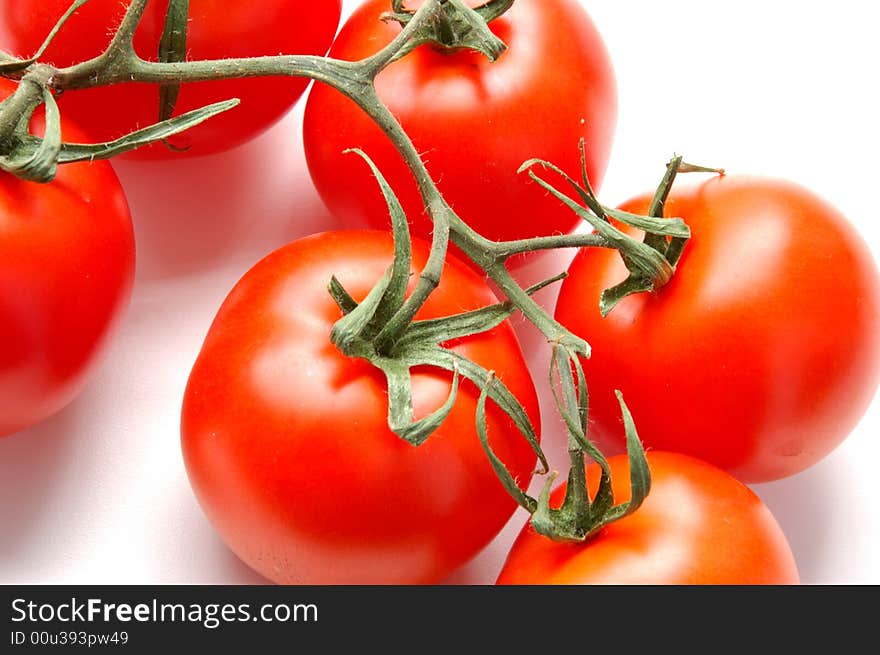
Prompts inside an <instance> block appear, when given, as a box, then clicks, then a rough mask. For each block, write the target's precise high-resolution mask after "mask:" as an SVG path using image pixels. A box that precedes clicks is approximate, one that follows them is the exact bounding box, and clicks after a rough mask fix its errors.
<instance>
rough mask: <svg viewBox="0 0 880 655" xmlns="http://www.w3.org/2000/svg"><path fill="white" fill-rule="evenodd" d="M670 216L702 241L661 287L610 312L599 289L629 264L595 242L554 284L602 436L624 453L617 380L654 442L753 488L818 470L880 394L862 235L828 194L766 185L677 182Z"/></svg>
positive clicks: (876, 289) (878, 341)
mask: <svg viewBox="0 0 880 655" xmlns="http://www.w3.org/2000/svg"><path fill="white" fill-rule="evenodd" d="M649 203H650V198H649V197H648V196H645V197H641V198H637V199H635V200H633V201H631V202H628V203H626V204H625V205H624V206H623V209H625V210H627V211H631V212H636V213H642V212H645V211H647V210H648V206H649ZM666 215H667V216H678V217H681V218H683V219H684V220H685V222H686V223H687V224H688V225H690V227H691V230H692V232H693V238H692V240H691V242H690V243H689V244H688V245H687V247H686V249H685V251H684V255H683V256H682V258H681V261H680V262H679V264H678V272H677V273H676V275H675V276H674V277H673V279H672V281H671V282H670V283H669V284H667V285H666V286H664V287H663V288H661V289H660V290H659V291H658V292H656V293H654V294H651V295H645V294H642V295H638V296H632V297H629V298H627V299H626V300H624V301H623V302H622V303H620V305H619V306H618V307H617V308H616V309H614V310H613V311H612V312H611V314H610V315H609V316H608V317H607V318H604V319H603V318H602V317H601V316H600V313H599V309H598V308H599V297H600V294H601V293H602V290H603V289H606V288H608V287H611V286H613V285H615V284H617V283H619V282H621V281H622V280H623V279H624V278H625V277H626V271H625V269H624V266H623V264H622V261H621V258H620V257H619V255H617V253H616V252H610V251H598V250H592V251H582V252H581V253H579V254H578V255H577V257H576V258H575V260H574V262H573V263H572V265H571V268H570V270H569V278H568V279H567V280H566V281H565V282H564V284H563V286H562V289H561V291H560V295H559V300H558V306H557V309H556V317H557V319H559V320H560V321H561V322H562V323H563V324H565V325H566V326H568V327H569V328H570V329H571V330H573V331H574V332H575V333H576V334H578V335H580V336H582V337H584V338H585V339H587V341H589V342H590V343H591V345H592V346H593V354H592V357H591V358H590V359H589V360H587V361H585V362H584V369H585V372H586V375H587V379H588V381H589V385H590V400H591V406H590V412H591V419H592V423H593V427H594V430H595V435H596V436H597V438H598V440H599V441H600V443H601V444H603V445H604V446H605V447H606V448H607V449H614V448H620V447H621V446H622V441H621V440H620V438H619V436H618V434H619V432H620V430H619V419H618V409H617V407H616V403H615V397H614V394H613V390H615V389H620V390H621V391H622V392H623V393H624V396H625V397H626V400H627V404H628V405H629V406H630V408H631V409H632V412H633V414H634V415H635V416H636V417H637V418H638V422H639V433H640V435H641V436H642V438H643V440H644V442H645V444H646V446H648V447H650V448H657V449H661V450H671V451H676V452H683V453H687V454H690V455H693V456H696V457H699V458H701V459H705V460H707V461H709V462H712V463H714V464H715V465H717V466H719V467H721V468H724V469H726V470H728V471H730V472H731V473H733V474H734V475H736V476H737V477H739V478H740V479H742V480H745V481H750V482H752V481H754V482H757V481H768V480H773V479H777V478H782V477H785V476H789V475H792V474H794V473H797V472H799V471H802V470H803V469H805V468H807V467H809V466H811V465H813V464H815V463H816V462H818V461H819V460H821V459H822V458H823V457H825V456H826V455H827V454H828V453H829V452H830V451H832V450H833V449H834V448H835V447H836V446H838V445H839V444H840V443H841V442H842V441H843V439H844V438H845V437H846V436H847V435H848V434H849V433H850V431H851V430H852V429H853V427H855V425H856V423H857V422H858V421H859V419H860V418H861V416H862V414H863V413H864V411H865V410H866V408H867V406H868V404H869V403H870V401H871V398H872V397H873V395H874V392H875V390H876V388H877V380H878V371H880V283H878V274H877V268H876V265H875V264H874V262H873V260H872V257H871V255H870V252H869V251H868V248H867V246H866V244H865V243H864V242H863V241H862V239H861V238H860V237H859V235H858V234H857V233H856V232H855V230H854V229H853V228H852V227H851V226H850V224H849V223H848V222H847V220H846V219H845V218H844V216H842V215H841V213H840V212H839V211H837V210H836V209H835V208H834V207H832V206H830V205H829V204H828V203H827V202H825V201H824V200H822V199H820V198H819V197H817V196H816V195H815V194H813V193H812V192H810V191H807V190H806V189H804V188H802V187H799V186H797V185H794V184H792V183H788V182H782V181H776V180H772V179H761V178H750V177H740V176H727V177H718V178H713V179H711V180H708V181H706V182H704V183H701V184H699V185H690V186H685V187H676V188H675V189H674V190H673V192H672V195H671V196H670V199H669V201H668V203H667V204H666Z"/></svg>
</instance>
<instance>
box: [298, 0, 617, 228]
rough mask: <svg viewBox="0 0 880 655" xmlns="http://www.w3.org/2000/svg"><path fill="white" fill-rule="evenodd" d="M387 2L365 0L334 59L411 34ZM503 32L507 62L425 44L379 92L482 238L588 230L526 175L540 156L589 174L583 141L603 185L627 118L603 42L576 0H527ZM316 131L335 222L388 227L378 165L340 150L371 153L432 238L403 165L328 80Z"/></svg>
mask: <svg viewBox="0 0 880 655" xmlns="http://www.w3.org/2000/svg"><path fill="white" fill-rule="evenodd" d="M470 4H471V5H476V4H478V3H476V2H471V3H470ZM419 5H420V3H419V2H409V3H407V6H408V7H411V8H415V7H417V6H419ZM388 9H389V3H388V2H387V0H370V1H368V2H365V3H364V4H363V5H361V6H360V7H359V8H358V9H357V10H356V11H355V12H354V14H353V15H352V16H351V18H350V19H349V20H348V21H347V22H346V23H345V25H344V26H343V28H342V30H341V31H340V34H339V36H338V38H337V39H336V41H335V42H334V45H333V48H332V50H331V52H330V54H331V55H332V56H334V57H338V58H341V59H346V60H358V59H361V58H364V57H367V56H369V55H372V54H374V53H376V52H377V51H378V50H379V49H381V48H382V47H383V46H385V45H386V44H388V43H389V42H390V41H391V40H392V39H393V38H394V37H395V36H396V35H397V34H398V33H399V32H400V26H399V25H398V24H396V23H385V22H382V21H380V20H379V16H380V15H381V14H382V13H383V12H386V11H388ZM491 27H492V30H493V31H494V32H495V33H496V34H497V35H498V36H499V37H500V38H501V39H502V40H503V41H504V42H505V43H506V44H507V45H508V46H509V49H508V50H507V52H505V53H504V54H503V55H502V56H501V57H500V58H499V59H498V61H496V62H495V63H490V62H489V61H488V60H487V59H486V58H485V57H483V56H481V55H479V54H476V53H474V52H470V51H467V52H464V51H463V52H457V53H454V54H449V53H444V52H440V51H438V50H436V49H434V48H431V47H421V48H419V49H418V50H416V51H415V52H413V53H412V54H411V55H408V56H407V57H406V58H404V59H402V60H400V61H397V62H395V63H393V64H392V65H391V66H389V67H388V68H387V69H385V70H384V71H383V72H382V73H381V74H380V75H379V76H378V78H377V80H376V88H377V92H378V94H379V97H380V98H381V100H382V101H383V102H384V103H385V104H386V105H387V106H388V107H389V109H390V110H391V111H392V113H393V114H394V115H395V116H396V117H397V119H398V120H399V121H400V123H401V124H402V125H403V127H404V129H405V130H406V132H407V134H408V135H409V136H410V137H411V139H412V141H413V143H414V144H415V146H416V148H417V149H418V151H419V152H420V153H422V154H423V158H424V160H425V162H426V164H427V167H428V170H429V171H430V172H431V174H432V177H433V178H434V180H435V181H437V182H438V185H439V188H440V190H441V192H442V193H443V194H444V196H445V198H446V200H447V201H448V202H449V203H450V204H451V205H452V207H453V208H454V209H455V210H456V212H458V214H459V215H460V216H461V217H462V218H463V219H464V220H465V222H467V223H468V224H470V225H471V226H472V227H473V228H475V229H476V230H477V231H478V232H480V233H482V234H483V235H484V236H486V237H489V238H491V239H517V238H526V237H532V236H536V235H546V234H552V233H557V232H568V231H570V230H571V229H572V228H574V227H575V226H576V225H577V224H578V221H579V219H578V218H577V216H576V215H575V214H574V213H573V212H571V211H570V210H569V209H567V208H564V207H562V206H561V205H560V204H559V203H558V202H557V201H555V200H554V199H552V198H550V197H548V195H547V194H546V193H545V192H544V191H543V190H542V189H540V188H539V187H538V186H537V185H535V184H532V183H531V182H530V181H529V180H528V178H527V177H525V176H523V175H517V169H518V168H519V167H520V165H521V164H522V163H523V162H524V161H525V160H527V159H529V158H531V157H542V158H545V159H548V160H550V161H552V162H554V163H555V164H557V165H559V166H561V167H562V168H563V169H565V170H567V171H569V172H570V173H571V174H572V175H577V174H578V172H579V171H580V155H579V152H578V140H579V139H580V138H582V137H583V138H585V139H586V143H587V150H588V156H587V169H588V171H589V174H590V177H591V179H592V180H593V182H594V183H595V184H596V185H597V186H598V184H599V183H600V181H601V179H602V176H603V174H604V172H605V167H606V165H607V163H608V158H609V155H610V150H611V142H612V138H613V132H614V127H615V123H616V119H617V104H616V103H617V95H616V85H615V81H614V76H613V71H612V67H611V63H610V60H609V57H608V54H607V52H606V50H605V46H604V44H603V42H602V39H601V37H600V35H599V33H598V31H597V30H596V28H595V26H594V25H593V23H592V22H591V20H590V18H589V17H588V16H587V14H586V13H585V11H584V9H583V7H582V6H580V3H578V2H575V1H573V0H540V1H539V0H517V2H516V3H515V4H514V6H513V8H512V9H511V10H510V11H509V12H508V13H506V14H504V15H503V16H502V17H501V18H498V19H497V20H495V21H494V22H493V23H491ZM304 135H305V147H306V156H307V159H308V165H309V170H310V172H311V175H312V179H313V181H314V182H315V186H316V187H317V189H318V191H319V192H320V194H321V197H322V198H323V200H324V202H325V203H326V205H327V206H328V207H329V208H330V210H331V211H332V212H333V213H334V214H335V215H336V216H338V217H339V218H341V219H343V220H345V221H347V222H348V223H349V224H352V225H358V226H361V225H368V226H371V227H379V228H386V227H387V226H388V224H389V219H388V211H387V209H386V208H385V204H384V201H383V199H382V196H381V194H379V193H378V192H377V190H376V188H375V183H374V181H373V179H372V176H371V175H370V173H369V170H368V169H366V168H365V167H364V166H363V162H361V161H359V160H358V159H357V158H354V157H351V156H350V155H343V154H342V152H343V150H345V149H346V148H352V147H360V148H362V149H363V150H365V151H366V152H367V154H368V155H370V157H371V158H373V160H374V161H375V162H376V163H377V164H378V166H379V168H380V169H381V170H382V172H383V173H384V174H385V176H386V177H387V178H388V179H389V181H390V182H391V184H392V186H393V187H394V190H395V191H396V192H397V193H398V194H399V196H400V198H401V201H402V203H403V206H404V209H405V210H406V212H407V216H408V218H409V219H410V221H411V223H412V224H413V225H414V229H415V232H416V233H417V234H419V235H421V236H428V235H429V234H430V233H431V223H430V220H429V219H428V217H427V216H426V215H425V212H424V208H423V204H422V202H421V200H420V197H419V194H418V191H417V188H416V185H415V182H414V181H413V179H412V176H411V175H410V173H409V172H408V170H407V168H406V166H405V165H404V163H403V160H402V159H401V158H400V156H399V155H398V154H397V151H396V150H395V149H394V147H393V146H392V145H391V143H390V142H389V141H388V138H387V137H386V136H385V135H384V134H383V133H382V132H381V131H380V130H379V129H378V128H377V127H376V126H375V125H374V124H373V123H372V121H371V120H370V119H369V118H367V117H366V115H364V113H363V112H362V111H361V110H360V109H359V108H358V107H357V106H356V105H355V104H354V103H353V102H351V101H350V100H348V99H346V98H344V97H343V96H342V95H340V94H338V93H337V92H336V91H333V90H332V89H330V88H328V87H326V86H324V85H316V86H315V87H314V88H313V90H312V91H311V93H310V96H309V100H308V103H307V106H306V114H305V123H304Z"/></svg>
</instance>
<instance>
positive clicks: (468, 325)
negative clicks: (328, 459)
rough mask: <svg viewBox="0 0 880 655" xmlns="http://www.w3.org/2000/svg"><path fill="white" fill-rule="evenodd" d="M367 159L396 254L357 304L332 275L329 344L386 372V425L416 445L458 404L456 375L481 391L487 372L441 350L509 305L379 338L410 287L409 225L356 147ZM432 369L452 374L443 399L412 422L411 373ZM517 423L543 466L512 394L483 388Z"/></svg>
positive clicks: (485, 327)
mask: <svg viewBox="0 0 880 655" xmlns="http://www.w3.org/2000/svg"><path fill="white" fill-rule="evenodd" d="M350 152H353V153H356V154H358V155H360V156H361V157H363V158H364V160H365V161H366V162H367V163H368V164H369V166H370V168H371V169H372V171H373V174H374V175H375V177H376V179H377V181H378V183H379V186H380V188H381V190H382V193H383V195H384V196H385V200H386V202H387V204H388V208H389V212H390V214H391V223H392V228H393V234H394V259H393V261H392V263H391V266H390V267H389V268H388V270H387V271H386V272H385V274H384V275H383V276H382V279H381V280H380V281H379V282H378V283H377V284H376V285H375V286H374V287H373V289H372V290H371V291H370V292H369V293H368V294H367V297H366V298H364V300H363V301H362V302H360V303H358V302H356V301H355V300H354V299H353V298H352V297H351V296H350V295H349V294H348V292H347V291H346V290H345V288H344V287H343V285H342V283H341V282H340V281H339V280H337V279H336V278H335V277H334V278H332V279H331V280H330V283H329V285H328V291H329V293H330V295H331V296H332V297H333V299H334V300H335V301H336V303H337V305H339V307H340V309H341V310H342V312H343V316H342V318H340V319H339V320H338V321H337V322H336V324H335V325H334V326H333V329H332V331H331V334H330V339H331V341H332V342H333V343H334V344H335V345H336V347H337V348H339V350H340V351H341V352H342V353H343V354H345V355H347V356H350V357H358V358H362V359H366V360H368V361H369V362H370V363H371V364H373V365H374V366H376V367H377V368H378V369H379V370H381V371H382V372H383V373H384V374H385V378H386V380H387V383H388V426H389V428H390V429H391V430H392V432H394V433H395V434H396V435H397V436H399V437H400V438H401V439H403V440H404V441H406V442H408V443H410V444H412V445H413V446H419V445H421V444H423V443H424V442H425V441H426V440H427V439H428V437H430V436H431V434H433V433H434V432H435V431H436V430H437V429H438V428H439V427H440V426H441V425H442V423H443V421H444V420H445V419H446V417H447V416H448V415H449V413H450V412H451V411H452V408H453V407H454V405H455V399H456V396H457V394H458V390H459V386H460V379H461V378H465V379H467V380H469V381H470V382H472V383H473V384H475V385H477V387H478V388H481V389H483V388H484V383H485V381H486V379H487V378H488V377H489V372H488V371H486V370H485V369H484V368H482V367H481V366H480V365H478V364H476V363H475V362H472V361H470V360H469V359H467V358H465V357H463V356H462V355H460V354H459V353H457V352H455V351H453V350H451V349H449V348H446V347H445V346H444V344H445V343H447V342H449V341H452V340H456V339H460V338H464V337H467V336H471V335H475V334H480V333H483V332H487V331H489V330H492V329H494V328H495V327H497V326H499V325H500V324H501V323H503V322H504V321H505V320H507V318H508V317H509V316H510V315H511V313H512V312H513V310H514V306H513V305H512V304H511V303H509V302H508V303H498V304H495V305H490V306H488V307H484V308H482V309H478V310H475V311H471V312H465V313H462V314H456V315H453V316H448V317H443V318H438V319H430V320H416V321H412V322H411V323H409V324H408V325H407V326H406V329H405V330H404V331H403V332H402V334H400V335H399V337H398V338H397V339H395V340H394V342H393V343H390V344H389V343H387V342H384V343H383V345H382V346H380V345H378V344H379V343H380V342H381V337H382V335H383V329H384V327H385V326H386V325H387V324H388V322H389V320H390V319H391V318H392V317H394V316H395V315H396V314H397V313H398V312H399V311H400V309H401V308H402V307H403V306H404V303H405V302H406V292H407V286H408V284H409V280H410V270H411V266H412V244H411V240H410V234H409V225H408V223H407V221H406V216H405V215H404V212H403V208H402V207H401V205H400V202H399V201H398V199H397V197H396V196H395V195H394V192H393V191H392V189H391V187H390V186H389V184H388V182H387V181H386V180H385V178H384V177H383V176H382V174H381V172H380V171H379V170H378V169H377V168H376V166H375V164H373V162H372V161H371V160H370V159H369V157H368V156H367V155H366V154H365V153H363V152H362V151H360V150H352V151H350ZM562 277H563V276H557V277H555V278H553V279H551V280H548V281H546V282H544V283H542V284H540V285H537V286H535V287H533V288H532V289H530V290H529V291H530V292H532V293H534V292H536V291H538V290H539V289H541V288H543V287H545V286H547V285H548V284H552V283H553V282H556V281H558V280H560V279H562ZM420 366H432V367H437V368H440V369H443V370H446V371H450V372H451V373H452V374H453V378H452V387H451V390H450V393H449V397H448V398H447V400H446V402H445V403H444V404H443V405H442V406H440V407H439V408H437V409H436V410H435V411H434V412H432V413H431V414H429V415H428V416H426V417H424V418H421V419H418V420H416V419H415V418H414V416H413V399H412V388H411V370H412V369H413V368H415V367H420ZM487 393H488V394H489V397H490V398H492V400H493V402H495V403H496V404H497V405H498V406H499V407H500V408H501V409H502V410H503V411H504V412H505V413H506V414H507V415H508V416H509V417H510V418H511V420H512V421H513V422H514V424H515V425H516V427H517V429H518V430H519V431H520V432H521V433H522V434H523V436H524V437H525V438H526V440H527V441H528V442H529V444H530V446H531V447H532V449H533V450H534V452H535V454H536V455H537V457H538V459H539V460H540V462H541V464H542V466H543V468H544V470H546V469H547V460H546V456H545V455H544V453H543V452H542V450H541V448H540V445H539V444H538V437H537V434H536V432H535V429H534V427H533V426H532V424H531V421H530V419H529V417H528V414H527V413H526V411H525V409H524V408H523V407H522V405H521V404H520V402H519V401H518V400H517V398H516V397H515V396H514V395H513V394H512V393H511V392H510V390H509V389H508V388H507V387H506V386H504V384H503V383H500V382H498V383H497V384H494V385H492V388H491V389H490V390H489V391H488V392H487Z"/></svg>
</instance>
